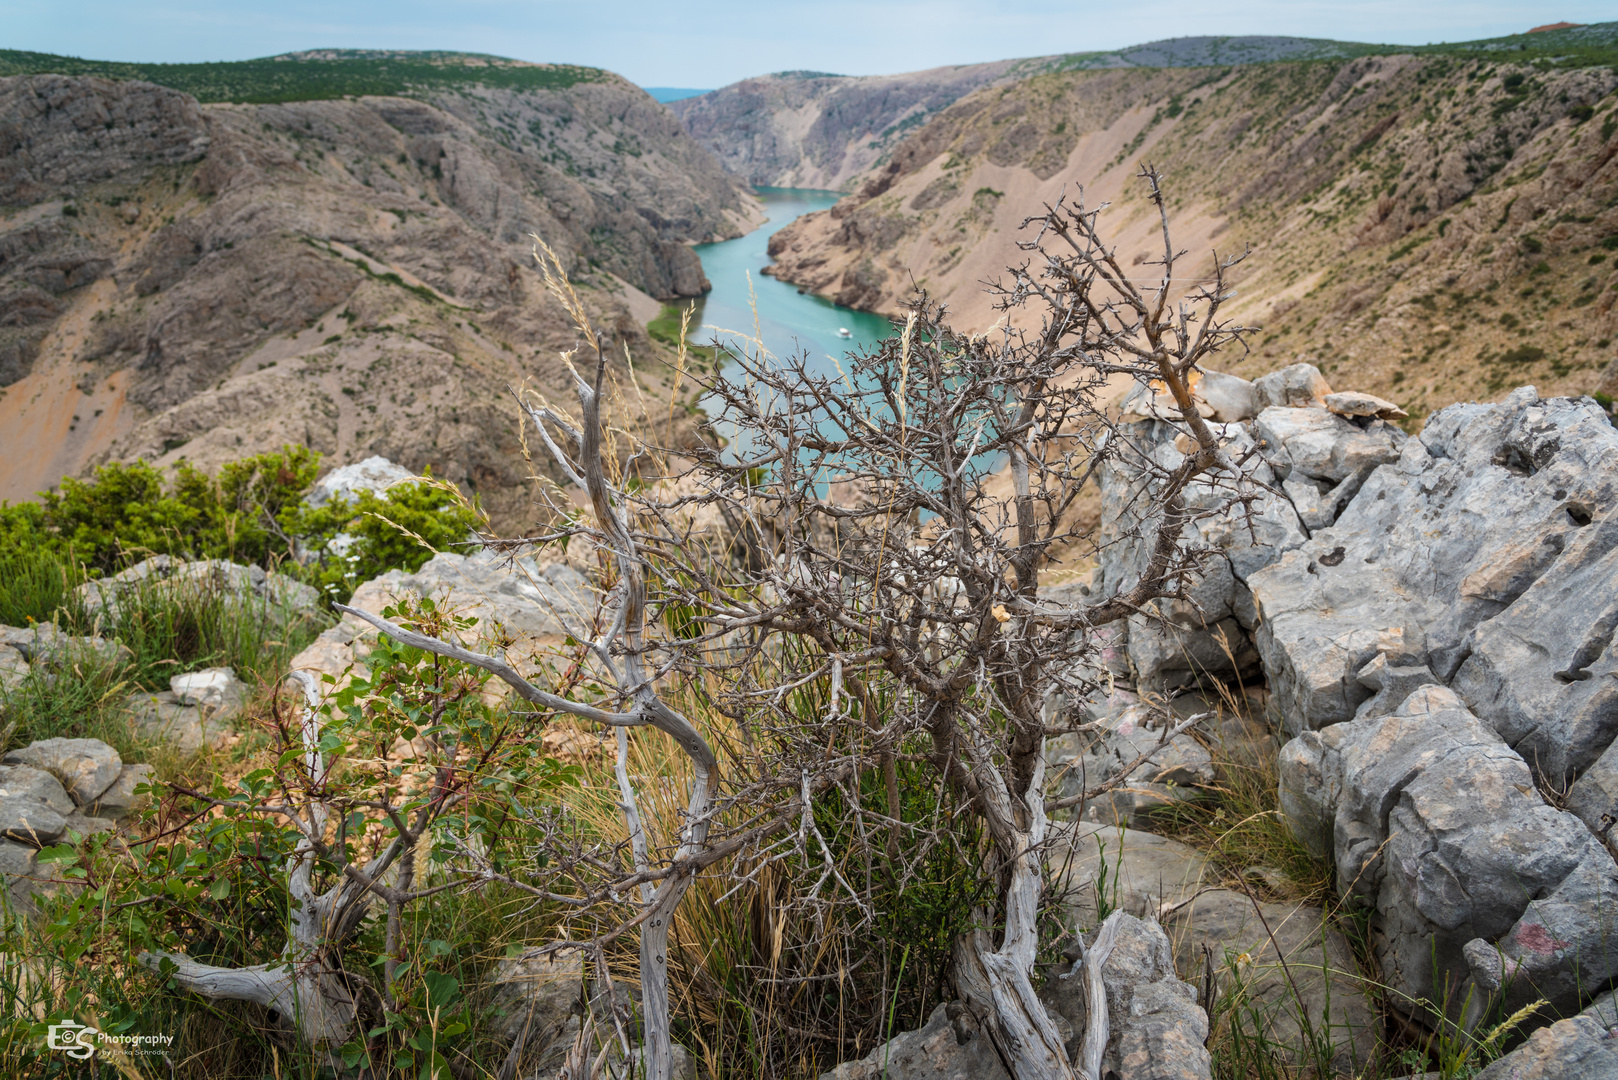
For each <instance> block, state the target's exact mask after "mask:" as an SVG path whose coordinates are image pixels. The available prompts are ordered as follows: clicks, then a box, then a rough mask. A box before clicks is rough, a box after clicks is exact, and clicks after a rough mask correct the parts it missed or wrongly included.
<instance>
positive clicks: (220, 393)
mask: <svg viewBox="0 0 1618 1080" xmlns="http://www.w3.org/2000/svg"><path fill="white" fill-rule="evenodd" d="M0 146H3V147H4V149H5V152H4V153H0V207H3V208H4V209H0V385H3V386H4V389H3V390H0V395H3V396H0V497H6V498H23V497H27V496H28V495H30V494H31V493H32V492H33V491H35V490H37V489H39V488H41V487H44V486H47V485H49V484H52V483H54V482H55V481H56V480H57V479H59V478H60V477H61V476H63V475H70V474H74V473H77V472H80V471H82V470H83V469H85V468H87V467H89V466H91V465H93V464H94V463H96V462H98V461H102V460H107V459H111V458H117V459H129V458H136V457H143V458H149V459H154V460H156V461H157V462H159V463H160V464H170V463H172V462H174V461H175V460H177V459H178V458H180V457H182V456H183V457H186V458H189V459H190V460H192V461H194V462H196V463H198V464H200V465H203V466H206V467H211V466H213V465H216V464H218V463H219V462H220V461H223V460H228V459H231V458H236V457H240V456H242V455H244V454H250V453H256V452H258V451H261V450H265V449H270V448H273V447H276V446H279V445H280V444H281V443H283V442H295V443H303V444H307V445H309V446H312V447H314V448H316V449H318V450H320V451H322V452H323V453H325V454H326V455H328V457H329V459H330V461H331V462H332V463H333V464H340V463H343V462H346V461H350V460H354V459H358V458H363V457H367V456H369V455H371V454H382V455H384V456H387V457H389V458H391V459H393V460H395V461H399V462H401V463H403V464H405V465H407V466H408V467H410V468H412V469H415V470H420V469H422V468H424V467H426V466H429V465H430V466H432V468H433V470H434V472H435V474H437V475H440V476H445V477H447V478H449V479H453V480H456V481H457V482H461V483H463V484H466V485H467V486H470V487H472V488H474V489H475V490H477V491H479V492H480V493H482V494H483V495H484V498H485V502H486V504H488V505H489V506H490V507H491V508H492V509H493V510H494V511H495V513H496V516H497V519H503V520H504V521H505V522H506V523H510V524H516V523H517V522H518V521H520V519H521V516H522V510H521V507H522V505H523V503H524V496H523V494H522V489H523V485H524V482H525V480H526V477H527V475H528V473H529V472H530V471H531V470H530V468H529V466H528V465H527V464H526V463H525V462H524V461H523V459H522V455H521V448H520V446H519V444H518V441H517V432H516V426H515V416H514V413H513V410H512V406H511V404H510V399H509V397H508V396H507V395H506V392H505V387H506V385H507V384H508V383H509V384H512V385H516V384H519V383H523V382H528V383H531V384H534V385H537V386H539V387H540V388H541V389H543V390H546V391H547V392H550V393H552V394H554V395H555V396H558V397H564V399H565V387H564V384H563V381H562V375H563V369H562V366H561V364H560V361H559V360H558V359H557V354H558V352H559V351H560V350H564V349H569V348H572V347H573V346H574V345H575V343H576V342H575V333H574V330H573V328H572V326H571V325H570V324H569V323H568V321H567V319H566V318H565V316H564V314H563V312H562V311H561V309H560V308H559V306H557V305H556V304H555V303H554V302H552V301H551V300H549V299H548V298H547V297H546V296H545V295H544V294H543V290H542V289H541V288H540V286H539V282H538V280H537V276H536V274H535V273H534V271H533V269H532V259H531V257H530V254H529V253H530V248H531V247H532V244H533V241H532V240H531V239H530V237H529V234H530V233H534V234H537V235H538V236H540V237H541V238H543V239H544V240H545V241H546V242H547V243H548V244H549V245H550V246H551V247H552V248H553V249H555V250H556V252H557V253H558V255H559V256H560V257H561V259H562V261H563V263H564V265H566V266H567V267H568V270H569V273H570V275H571V276H572V277H573V278H574V279H575V281H576V282H577V283H578V284H579V286H580V288H581V292H582V295H583V296H584V297H585V302H586V304H587V306H588V307H589V308H590V309H591V312H592V314H593V316H594V317H595V318H596V320H597V321H598V322H599V323H601V324H602V325H604V326H606V327H607V328H608V330H609V333H610V335H612V336H613V338H614V339H615V341H616V342H617V343H618V344H626V345H628V347H629V348H630V349H631V351H632V352H633V353H634V354H635V355H636V358H637V360H639V359H640V358H641V357H646V358H647V360H648V363H650V362H651V354H653V353H654V352H655V350H656V348H657V347H656V346H655V345H654V344H653V343H652V342H650V341H649V340H648V339H647V338H646V335H645V333H644V329H643V328H644V324H645V323H646V321H647V320H648V319H649V318H650V317H652V316H653V315H655V314H656V311H657V306H656V304H655V303H654V302H653V298H654V297H657V298H670V297H676V296H692V295H698V294H700V293H701V292H703V291H704V290H705V289H706V288H707V282H706V280H705V279H704V278H703V276H702V269H701V264H700V262H699V261H698V260H697V258H696V256H695V254H694V253H693V252H692V251H691V250H690V248H689V246H688V245H689V244H690V243H692V242H697V241H703V240H709V239H715V238H721V237H726V236H733V235H737V234H738V233H739V232H740V231H742V230H743V229H744V228H745V227H746V226H747V225H748V224H750V222H751V220H752V219H753V218H755V217H756V216H757V211H756V209H755V207H756V203H755V202H754V201H753V200H752V199H751V198H750V197H749V196H748V195H747V193H746V191H745V188H744V187H743V186H742V185H741V183H740V182H739V181H737V180H735V179H734V178H732V177H729V176H727V175H726V174H724V173H723V171H722V170H721V169H720V167H719V165H718V163H717V162H715V161H714V160H713V158H712V157H711V156H710V155H708V154H707V153H706V152H705V151H704V150H702V148H701V147H699V146H697V145H696V144H695V143H694V142H692V141H691V139H690V138H689V137H688V136H686V135H685V134H684V133H683V131H681V130H680V129H679V126H678V124H677V123H676V122H675V121H674V119H673V118H672V117H671V116H670V115H669V114H668V113H667V111H666V110H663V109H662V108H661V107H660V106H658V105H656V103H655V102H653V101H652V100H651V99H650V98H648V97H646V95H645V94H644V93H642V92H641V91H639V90H637V89H636V88H634V87H632V86H630V85H629V84H628V83H625V82H623V80H621V79H617V78H616V77H615V76H609V77H606V78H604V79H602V80H601V81H597V82H590V83H581V84H578V85H576V86H574V87H570V88H567V89H562V90H543V91H512V90H499V89H488V88H482V87H475V86H468V87H465V88H461V89H458V90H454V91H440V92H436V93H434V94H432V95H430V96H428V98H427V99H426V100H417V99H413V98H400V97H377V98H359V99H349V100H333V101H315V102H303V103H289V104H276V105H198V104H197V103H196V101H195V100H193V99H192V98H190V97H189V96H187V95H184V94H180V93H178V92H176V91H172V90H167V89H164V88H161V87H156V86H152V85H149V84H144V83H137V82H111V81H107V80H102V79H95V78H64V77H60V76H28V77H16V78H10V79H0ZM627 147H633V149H632V150H631V149H626V148H627ZM619 351H620V353H621V350H619Z"/></svg>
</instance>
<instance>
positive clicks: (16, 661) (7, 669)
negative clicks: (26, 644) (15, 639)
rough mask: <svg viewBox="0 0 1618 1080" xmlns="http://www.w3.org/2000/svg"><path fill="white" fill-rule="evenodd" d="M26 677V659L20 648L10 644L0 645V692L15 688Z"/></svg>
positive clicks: (20, 684)
mask: <svg viewBox="0 0 1618 1080" xmlns="http://www.w3.org/2000/svg"><path fill="white" fill-rule="evenodd" d="M26 678H28V661H27V660H26V659H24V658H23V654H22V650H21V649H18V648H16V647H15V646H12V645H0V692H5V691H9V690H16V689H17V688H18V687H20V686H22V684H23V680H24V679H26Z"/></svg>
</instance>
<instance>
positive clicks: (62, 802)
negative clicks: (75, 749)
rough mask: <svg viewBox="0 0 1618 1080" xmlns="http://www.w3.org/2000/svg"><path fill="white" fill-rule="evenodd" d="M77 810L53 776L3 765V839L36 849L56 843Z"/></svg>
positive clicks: (0, 781)
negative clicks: (30, 845)
mask: <svg viewBox="0 0 1618 1080" xmlns="http://www.w3.org/2000/svg"><path fill="white" fill-rule="evenodd" d="M73 809H74V807H73V800H72V799H70V798H69V797H68V794H67V791H66V790H64V789H63V787H62V784H61V782H60V781H59V780H57V779H56V777H54V776H52V775H51V774H50V773H48V772H45V771H44V770H43V769H36V768H33V767H31V766H28V765H0V837H4V838H5V839H7V840H16V841H20V842H22V843H25V844H32V845H33V846H34V847H43V846H45V845H46V844H52V843H55V842H56V841H57V840H58V839H60V838H61V836H62V833H63V832H64V831H66V829H67V817H68V815H69V814H71V813H73Z"/></svg>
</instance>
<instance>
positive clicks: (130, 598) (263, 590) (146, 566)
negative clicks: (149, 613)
mask: <svg viewBox="0 0 1618 1080" xmlns="http://www.w3.org/2000/svg"><path fill="white" fill-rule="evenodd" d="M158 589H162V590H172V591H175V592H177V593H179V594H180V595H183V596H185V597H187V598H193V597H198V598H203V597H220V598H223V599H226V600H229V601H231V602H234V603H238V604H257V605H262V606H263V608H264V613H265V615H266V616H273V617H275V618H277V619H279V620H282V621H285V620H286V619H288V618H291V617H295V616H302V615H308V614H310V613H312V612H315V611H317V610H319V608H320V606H321V599H320V594H319V592H317V591H316V590H315V589H313V588H311V587H310V586H308V585H305V584H303V583H302V582H301V581H295V580H293V579H292V578H289V577H287V576H286V575H285V574H277V573H267V572H266V571H265V570H264V569H263V568H262V567H258V566H242V565H240V564H238V563H233V562H229V561H227V560H224V559H201V560H198V561H196V562H186V561H184V560H181V559H175V558H171V557H170V556H168V555H154V556H153V557H152V558H150V559H147V560H146V561H144V562H141V563H137V564H135V565H134V566H131V567H130V568H129V569H127V570H124V571H121V572H120V573H117V574H114V575H113V576H111V577H108V578H102V579H100V580H99V581H87V582H85V583H84V584H83V585H80V586H79V587H78V597H79V602H80V603H81V604H83V605H84V610H85V613H86V614H87V615H89V616H90V617H91V618H93V619H97V620H99V621H101V622H103V623H105V624H107V625H113V624H116V623H117V622H118V620H119V618H120V617H121V612H122V606H123V605H125V604H128V603H131V602H138V601H137V600H136V598H137V597H140V596H142V595H145V594H149V593H151V592H152V591H153V590H158Z"/></svg>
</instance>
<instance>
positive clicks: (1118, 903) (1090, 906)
mask: <svg viewBox="0 0 1618 1080" xmlns="http://www.w3.org/2000/svg"><path fill="white" fill-rule="evenodd" d="M1051 832H1052V836H1053V839H1054V840H1055V841H1056V842H1055V843H1053V844H1052V846H1051V850H1050V852H1049V853H1048V854H1047V855H1046V865H1047V866H1048V867H1049V868H1050V872H1051V875H1052V878H1053V880H1054V882H1055V886H1054V891H1055V892H1056V893H1057V894H1059V895H1060V896H1061V897H1062V904H1063V908H1064V909H1065V911H1066V912H1067V917H1066V919H1065V921H1067V922H1069V923H1071V924H1072V925H1074V926H1080V927H1089V928H1093V927H1095V926H1098V925H1099V924H1100V922H1101V919H1100V917H1099V915H1100V912H1099V909H1098V905H1097V901H1098V895H1097V894H1098V893H1104V896H1103V897H1100V898H1101V899H1105V901H1106V903H1107V905H1108V906H1109V907H1115V908H1118V909H1121V910H1123V911H1127V912H1129V913H1130V914H1131V915H1135V916H1138V917H1147V916H1151V917H1158V916H1163V917H1166V913H1167V912H1169V911H1172V910H1173V909H1174V908H1176V907H1177V906H1179V905H1181V904H1183V903H1185V902H1186V901H1187V900H1189V899H1190V898H1191V897H1192V896H1195V895H1196V893H1197V891H1198V890H1199V889H1201V888H1202V887H1203V885H1204V883H1205V882H1208V881H1211V880H1213V875H1212V873H1211V871H1210V870H1209V867H1208V860H1207V857H1206V856H1204V855H1203V854H1202V853H1201V852H1199V851H1197V850H1196V849H1195V848H1193V847H1190V846H1189V845H1186V844H1182V843H1180V842H1179V841H1178V840H1170V839H1168V838H1167V837H1163V836H1158V835H1156V834H1154V833H1149V832H1142V831H1140V830H1139V829H1128V828H1122V829H1121V828H1118V827H1117V826H1115V825H1113V824H1111V823H1108V824H1100V823H1097V822H1093V821H1076V822H1071V823H1062V822H1053V823H1052V825H1051Z"/></svg>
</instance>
